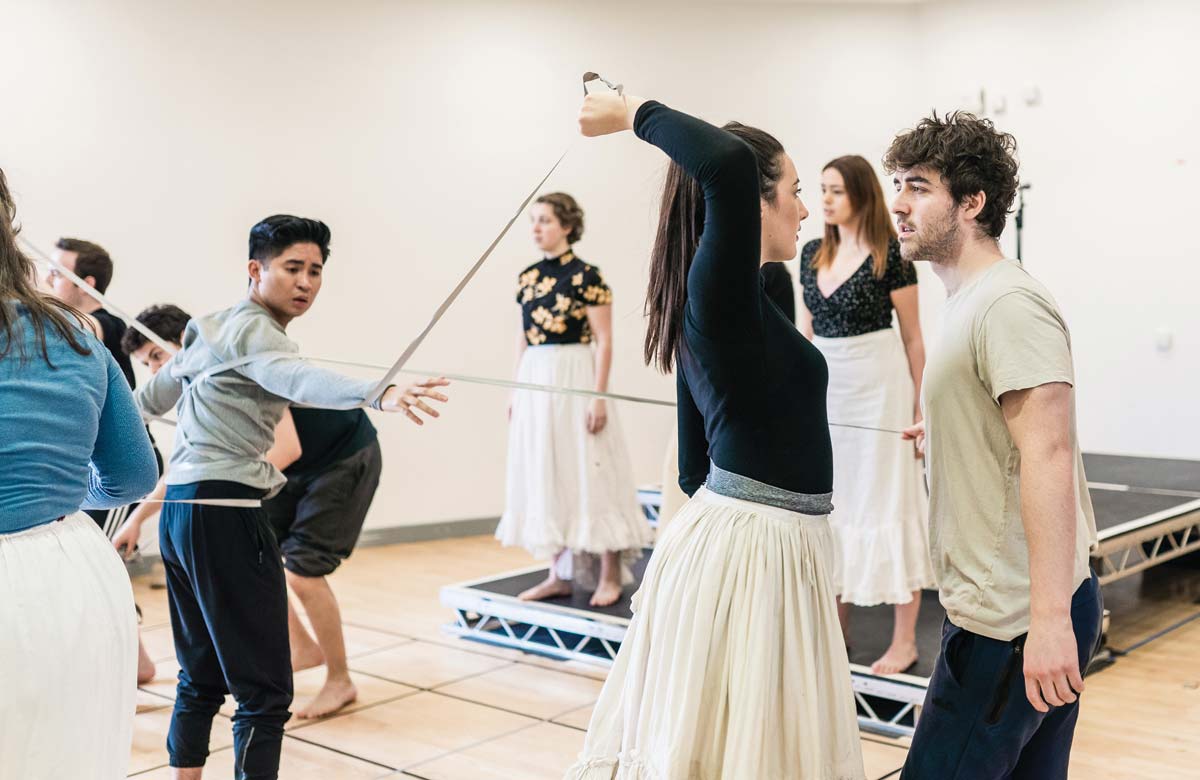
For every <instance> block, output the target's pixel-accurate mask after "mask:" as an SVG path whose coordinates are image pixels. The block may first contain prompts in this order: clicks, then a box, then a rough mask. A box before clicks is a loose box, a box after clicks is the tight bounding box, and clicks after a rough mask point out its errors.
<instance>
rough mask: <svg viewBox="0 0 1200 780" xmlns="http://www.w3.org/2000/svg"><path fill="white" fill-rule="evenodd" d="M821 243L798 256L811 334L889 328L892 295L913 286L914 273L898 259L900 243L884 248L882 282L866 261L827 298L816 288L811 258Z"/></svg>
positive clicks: (838, 334) (852, 333) (869, 260)
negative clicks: (810, 322) (810, 318)
mask: <svg viewBox="0 0 1200 780" xmlns="http://www.w3.org/2000/svg"><path fill="white" fill-rule="evenodd" d="M820 248H821V239H819V238H818V239H815V240H813V241H809V242H808V243H807V244H805V245H804V249H803V250H802V251H801V252H800V286H801V287H802V288H804V305H805V306H807V307H808V310H809V312H811V313H812V321H813V333H815V334H816V335H818V336H821V337H822V338H845V337H847V336H861V335H862V334H864V333H873V332H874V331H877V330H885V329H887V328H890V327H892V308H893V307H892V292H893V291H894V290H899V289H900V288H902V287H908V286H909V285H913V284H916V283H917V271H916V269H915V268H913V265H912V263H909V262H907V261H905V260H904V259H902V258H901V257H900V242H899V241H896V240H895V239H893V240H892V241H891V242H890V243H889V244H888V256H887V268H886V269H885V270H884V273H883V278H879V277H877V276H875V262H874V258H867V260H866V261H864V262H863V264H862V265H861V266H859V268H858V270H857V271H855V272H854V273H852V274H851V275H850V278H849V279H847V280H846V281H844V282H842V286H841V287H838V288H837V289H836V290H834V291H833V295H830V296H829V297H828V298H826V297H825V296H824V294H822V293H821V290H820V288H819V287H817V271H816V269H815V268H813V258H815V257H816V255H817V250H818V249H820Z"/></svg>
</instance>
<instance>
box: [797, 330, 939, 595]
mask: <svg viewBox="0 0 1200 780" xmlns="http://www.w3.org/2000/svg"><path fill="white" fill-rule="evenodd" d="M813 343H814V344H815V345H816V346H817V348H818V349H820V350H821V354H823V355H824V356H825V361H826V362H827V363H828V364H829V397H828V409H829V420H830V422H837V423H850V424H852V425H862V426H867V427H874V428H889V429H892V430H897V429H901V428H904V427H907V426H908V425H911V424H912V419H913V402H914V395H913V381H912V375H911V374H910V372H909V367H908V360H907V359H906V357H905V354H904V346H903V345H902V344H901V342H900V338H899V336H898V335H897V334H896V332H895V331H894V330H893V329H891V328H888V329H887V330H879V331H875V332H873V333H866V334H863V335H861V336H850V337H847V338H836V339H831V338H821V337H819V336H818V337H817V338H815V339H814V340H813ZM829 432H830V437H831V438H832V440H833V505H834V511H833V514H831V515H830V516H829V523H830V526H831V527H832V528H833V538H834V550H835V554H834V566H833V582H834V587H835V588H837V592H838V595H839V596H841V598H842V600H843V601H845V602H847V603H850V604H858V605H860V606H872V605H875V604H907V603H908V602H909V601H911V600H912V594H913V592H914V591H917V590H921V589H923V588H930V587H933V584H934V578H933V564H932V563H931V562H930V559H929V530H928V529H929V501H928V497H927V495H926V493H925V483H924V476H923V474H922V463H921V461H920V460H918V459H917V458H915V457H914V456H913V445H912V442H907V441H903V440H901V438H900V437H899V436H898V435H896V434H890V433H880V432H878V431H868V430H860V429H855V428H843V427H837V426H832V427H830V429H829Z"/></svg>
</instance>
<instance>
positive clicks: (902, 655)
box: [871, 643, 917, 674]
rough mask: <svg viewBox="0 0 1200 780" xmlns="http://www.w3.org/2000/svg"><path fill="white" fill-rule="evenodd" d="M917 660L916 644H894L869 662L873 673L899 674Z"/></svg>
mask: <svg viewBox="0 0 1200 780" xmlns="http://www.w3.org/2000/svg"><path fill="white" fill-rule="evenodd" d="M916 662H917V646H916V644H895V643H893V644H892V646H891V647H889V648H888V649H887V652H886V653H884V654H883V656H882V657H880V659H879V660H878V661H876V662H875V663H873V664H871V672H872V673H873V674H900V673H901V672H903V671H906V670H907V669H908V668H909V667H910V666H912V665H913V664H915V663H916Z"/></svg>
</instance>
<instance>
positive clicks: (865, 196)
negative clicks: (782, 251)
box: [798, 155, 933, 674]
mask: <svg viewBox="0 0 1200 780" xmlns="http://www.w3.org/2000/svg"><path fill="white" fill-rule="evenodd" d="M821 196H822V201H823V203H822V205H823V206H824V211H825V236H824V238H820V239H817V240H815V241H810V242H809V243H808V244H806V245H805V246H804V249H803V250H802V251H801V253H800V286H801V288H802V290H803V298H802V301H801V306H800V307H799V308H800V312H799V315H800V316H799V318H798V326H799V327H800V330H801V332H803V333H804V334H805V335H806V336H808V337H809V338H810V339H812V340H813V343H814V344H816V346H817V347H818V348H819V349H820V350H821V354H823V355H824V356H825V361H826V362H827V363H828V365H829V393H828V397H827V399H826V404H827V408H828V410H829V419H830V420H831V421H833V422H838V423H850V424H851V425H860V426H865V427H867V428H891V429H898V428H904V427H906V426H908V425H910V424H912V421H914V420H916V419H919V418H920V409H919V408H918V405H917V401H916V399H917V398H918V397H920V385H921V374H922V372H923V371H924V365H925V348H924V346H923V342H922V339H921V322H920V317H919V316H918V304H917V272H916V271H915V270H914V269H913V267H912V264H911V263H908V262H905V261H904V260H903V259H902V258H901V257H900V244H899V243H898V242H897V240H896V230H895V228H894V227H893V225H892V221H891V218H890V216H889V215H888V211H887V206H886V204H885V202H884V197H883V189H882V188H881V187H880V186H879V179H878V178H877V177H876V175H875V171H874V170H873V169H872V168H871V164H870V163H869V162H867V161H866V160H864V159H863V158H862V157H859V156H857V155H852V156H847V157H839V158H837V159H836V160H833V161H831V162H830V163H829V164H828V165H826V166H825V169H824V170H823V171H822V172H821ZM893 312H895V314H896V319H897V324H898V326H899V327H898V328H893V326H892V313H893ZM830 436H831V438H832V441H833V505H834V510H833V513H832V514H831V515H830V516H829V525H830V527H831V528H832V529H833V538H834V567H833V572H834V577H833V580H834V587H835V588H836V589H837V592H838V614H839V617H840V618H841V621H842V630H843V632H845V633H846V634H847V636H848V635H849V624H850V605H852V604H856V605H859V606H872V605H875V604H893V605H895V610H894V611H895V623H894V624H893V630H892V641H891V645H890V646H889V647H888V649H887V651H886V652H884V654H883V655H882V656H881V657H879V658H876V659H874V660H873V663H871V670H872V671H873V672H875V673H876V674H895V673H896V672H902V671H904V670H905V669H907V668H908V667H909V666H911V665H912V664H914V663H916V660H917V644H916V625H917V617H918V613H919V612H920V608H921V590H922V589H924V588H927V587H931V586H932V585H933V565H932V563H931V562H930V560H929V548H928V543H927V536H928V530H927V529H928V517H927V515H928V513H929V506H928V503H927V501H926V497H925V487H924V484H923V477H922V474H921V465H920V463H919V462H918V461H917V460H916V459H915V457H914V456H915V455H916V453H915V451H914V450H913V448H912V447H911V446H910V445H907V444H906V443H904V442H902V441H900V440H899V439H898V438H896V437H895V436H888V435H887V434H882V433H879V432H877V431H870V430H863V429H861V428H846V427H840V426H839V427H834V428H831V429H830ZM852 650H853V648H852ZM851 660H852V661H860V660H861V661H863V662H868V661H869V660H870V659H869V658H867V657H863V658H854V657H852V658H851Z"/></svg>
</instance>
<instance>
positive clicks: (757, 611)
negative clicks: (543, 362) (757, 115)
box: [567, 93, 864, 780]
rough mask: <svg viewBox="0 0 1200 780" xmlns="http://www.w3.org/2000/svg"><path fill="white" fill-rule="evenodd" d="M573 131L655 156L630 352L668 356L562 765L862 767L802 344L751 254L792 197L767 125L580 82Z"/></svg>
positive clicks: (630, 771) (642, 773)
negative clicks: (611, 623) (574, 753)
mask: <svg viewBox="0 0 1200 780" xmlns="http://www.w3.org/2000/svg"><path fill="white" fill-rule="evenodd" d="M580 125H581V128H582V130H583V133H584V134H585V135H603V134H605V133H611V132H617V131H620V130H630V129H632V130H633V131H634V132H635V133H636V134H637V136H638V137H639V138H641V139H642V140H644V141H647V142H648V143H651V144H653V145H655V146H657V147H658V148H660V149H662V150H663V152H665V153H666V154H667V156H668V157H670V158H671V161H672V165H671V166H670V168H669V169H668V172H667V178H666V184H665V186H664V191H663V200H662V206H661V209H660V211H659V227H658V237H657V240H656V241H655V246H654V250H653V252H652V253H651V265H650V289H649V292H648V294H647V304H646V312H647V314H648V317H649V328H648V333H647V339H646V347H645V358H646V360H647V362H653V363H655V364H656V365H657V366H658V367H659V368H662V369H664V370H666V369H669V368H671V367H672V366H673V365H674V366H675V368H676V371H675V377H676V382H677V393H676V396H677V400H678V407H679V408H678V415H679V486H680V488H682V489H683V491H684V492H685V493H687V494H688V495H690V496H691V499H690V500H689V501H688V503H687V504H685V505H684V506H683V508H682V509H680V510H679V512H678V514H677V515H676V516H675V517H674V518H673V519H672V520H671V523H670V525H669V526H667V529H666V531H665V532H664V533H663V534H662V536H661V538H660V539H659V541H658V545H657V546H656V547H655V550H654V554H653V555H652V556H651V558H650V562H649V564H648V565H647V567H646V573H645V576H644V577H643V579H642V587H641V589H640V590H639V591H638V593H637V595H636V596H635V597H634V604H633V619H632V620H631V621H630V624H629V628H628V630H627V632H626V634H625V639H624V641H623V642H622V644H621V650H620V652H619V653H618V655H617V659H616V662H615V663H614V665H613V668H612V671H611V672H610V673H609V676H608V680H607V681H606V682H605V684H604V690H603V692H602V693H601V694H600V699H599V701H597V703H596V708H595V710H594V711H593V713H592V720H591V723H590V725H589V727H588V735H587V740H586V742H585V743H584V749H583V753H582V755H581V756H580V760H579V762H578V763H576V764H575V765H574V766H573V767H572V768H571V769H569V770H568V772H567V777H568V778H570V780H613V778H614V777H617V778H635V777H636V778H651V777H652V778H655V779H656V780H691V778H714V779H715V778H729V779H731V778H761V779H762V780H768V779H769V780H783V778H787V780H817V778H819V779H820V780H862V778H863V776H864V773H863V763H862V753H861V747H860V745H859V740H858V723H857V717H856V713H855V705H854V695H853V693H852V691H851V689H850V665H849V661H848V660H847V658H846V650H845V647H844V646H843V644H842V637H841V629H840V627H839V626H838V618H837V608H836V605H835V601H834V598H835V595H836V594H835V592H834V589H833V583H832V580H831V577H830V567H831V565H832V548H831V545H832V540H831V538H830V531H829V523H828V519H827V515H828V514H829V512H830V509H831V505H830V495H831V492H832V489H833V455H832V447H831V444H830V438H829V423H828V420H827V419H826V415H825V392H826V386H827V384H828V379H829V377H828V373H827V370H826V366H825V360H824V358H822V357H821V353H820V351H819V350H817V348H816V347H814V346H813V345H812V344H811V343H809V341H808V340H807V339H805V338H804V336H802V335H801V334H800V332H799V331H797V330H796V328H795V326H794V325H793V324H792V323H791V321H790V320H788V318H787V317H786V316H785V315H784V313H783V312H782V311H780V309H779V307H778V306H776V305H775V304H773V303H772V302H771V301H770V300H769V299H768V298H767V293H766V291H765V290H764V289H763V285H762V282H761V281H760V279H759V268H760V266H761V265H762V264H763V263H767V262H777V261H782V260H790V259H792V258H793V257H795V256H796V234H797V231H798V230H799V229H800V222H801V220H802V219H804V217H805V216H807V211H806V210H805V208H804V205H803V204H802V203H801V202H800V190H799V188H798V186H797V185H798V183H799V182H798V178H797V176H796V168H795V165H794V164H793V163H792V160H791V158H790V157H788V155H787V154H786V153H785V152H784V149H783V147H782V146H781V145H780V143H779V141H777V140H776V139H774V138H773V137H771V136H770V135H768V134H767V133H764V132H763V131H761V130H756V129H754V128H752V127H746V126H745V125H740V124H735V123H730V124H728V125H725V127H723V128H717V127H714V126H712V125H710V124H708V123H706V122H703V121H701V120H699V119H696V118H694V117H691V116H688V115H687V114H683V113H680V112H678V111H673V110H671V109H669V108H667V107H666V106H664V105H662V104H661V103H656V102H654V101H645V102H643V101H640V100H638V99H636V98H633V97H629V98H622V97H621V96H619V95H617V94H616V93H609V94H593V95H590V96H589V97H588V98H587V100H586V101H585V103H584V107H583V111H582V113H581V114H580Z"/></svg>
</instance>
